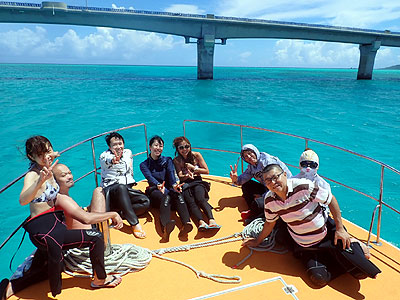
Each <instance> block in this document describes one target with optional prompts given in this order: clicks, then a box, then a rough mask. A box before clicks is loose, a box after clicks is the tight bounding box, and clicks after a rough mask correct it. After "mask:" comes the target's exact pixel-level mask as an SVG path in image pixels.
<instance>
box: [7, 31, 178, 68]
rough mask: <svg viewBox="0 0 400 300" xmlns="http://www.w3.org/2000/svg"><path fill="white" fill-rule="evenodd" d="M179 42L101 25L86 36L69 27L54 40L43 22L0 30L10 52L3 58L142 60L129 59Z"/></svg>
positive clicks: (154, 34) (155, 35) (163, 50)
mask: <svg viewBox="0 0 400 300" xmlns="http://www.w3.org/2000/svg"><path fill="white" fill-rule="evenodd" d="M176 43H178V42H176ZM176 43H175V41H174V38H173V37H172V36H170V35H161V34H157V33H145V32H139V31H134V30H123V29H111V28H101V27H98V28H96V31H95V32H93V33H90V34H88V35H85V36H79V35H78V34H77V32H76V31H75V30H73V29H68V30H67V32H65V33H64V34H63V35H62V36H58V37H56V38H54V39H53V40H50V39H49V38H48V37H47V31H46V30H45V29H44V28H43V27H41V26H36V28H35V30H34V31H33V30H31V29H27V28H23V29H20V30H17V31H8V32H4V33H0V52H1V53H3V54H4V53H6V55H3V59H4V58H5V56H7V57H8V58H12V57H13V58H21V59H22V60H25V59H26V58H36V59H42V61H43V62H46V61H48V60H51V59H62V58H72V59H76V60H80V61H82V59H84V60H85V59H88V60H90V59H101V58H104V59H105V61H107V60H108V59H109V58H112V59H119V60H122V61H121V63H123V62H125V63H140V62H138V61H136V62H132V61H129V60H130V59H133V58H137V57H140V56H141V55H145V54H147V53H149V52H151V53H158V52H165V51H168V50H170V49H172V48H173V47H175V46H176ZM180 44H182V41H180Z"/></svg>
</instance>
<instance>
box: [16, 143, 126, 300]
mask: <svg viewBox="0 0 400 300" xmlns="http://www.w3.org/2000/svg"><path fill="white" fill-rule="evenodd" d="M25 147H26V155H27V157H28V159H29V160H30V162H31V166H30V169H29V171H28V173H27V174H26V175H25V178H24V186H23V188H22V191H21V194H20V199H19V201H20V204H21V205H26V204H29V206H30V218H29V219H28V221H27V222H26V223H25V225H24V228H25V230H26V231H27V232H28V233H29V237H30V239H31V241H32V243H33V244H34V245H35V246H36V247H37V248H38V253H41V254H43V253H45V256H46V254H47V257H46V258H47V265H48V267H47V271H48V278H49V282H50V289H51V292H52V295H53V296H54V297H55V296H56V295H57V294H60V293H61V271H62V270H63V254H62V250H65V249H71V248H77V247H79V248H83V247H89V251H90V259H91V262H92V267H93V274H94V279H93V281H92V283H91V286H92V287H95V288H97V287H115V286H117V285H118V284H119V283H120V282H121V278H120V277H117V276H114V275H113V276H107V274H106V272H105V269H104V242H103V237H102V234H101V233H100V232H99V231H97V230H94V229H90V230H68V229H67V227H66V225H65V223H64V215H63V212H62V211H56V210H55V202H56V199H57V194H58V191H59V186H58V184H57V182H56V181H55V179H54V176H53V173H52V169H53V167H54V166H55V165H56V164H57V163H58V160H57V161H55V162H54V159H55V158H56V157H57V156H58V152H54V151H53V147H52V145H51V143H50V141H49V140H48V139H47V138H45V137H43V136H34V137H31V138H29V139H28V140H27V141H26V143H25ZM34 259H35V258H34Z"/></svg>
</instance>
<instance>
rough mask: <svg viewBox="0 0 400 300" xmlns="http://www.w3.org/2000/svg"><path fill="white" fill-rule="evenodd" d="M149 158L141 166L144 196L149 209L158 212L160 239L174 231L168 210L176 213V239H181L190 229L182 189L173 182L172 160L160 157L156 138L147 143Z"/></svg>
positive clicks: (158, 139) (190, 225)
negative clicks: (178, 226) (177, 231)
mask: <svg viewBox="0 0 400 300" xmlns="http://www.w3.org/2000/svg"><path fill="white" fill-rule="evenodd" d="M149 146H150V155H149V157H148V158H147V159H146V160H145V161H144V162H142V163H141V164H140V170H141V171H142V173H143V175H144V177H146V179H147V181H148V183H149V187H148V188H147V190H146V194H147V195H148V196H149V198H150V202H151V204H152V206H154V207H156V208H159V209H160V221H161V226H162V229H163V239H164V240H165V241H168V240H169V235H170V233H171V232H172V230H173V229H174V227H175V220H171V207H172V208H175V209H176V210H177V211H178V214H179V216H180V218H181V221H182V224H183V227H182V228H181V230H180V232H179V237H181V238H184V237H185V236H186V235H187V234H188V233H189V232H190V231H192V229H193V225H192V224H191V222H190V215H189V212H188V209H187V207H186V204H185V201H184V200H183V197H182V195H181V193H180V192H181V187H180V185H179V184H178V182H177V181H176V178H175V170H174V165H173V163H172V159H171V157H165V156H162V155H161V154H162V152H163V149H164V141H163V139H162V138H161V137H159V136H157V135H156V136H154V137H152V138H151V139H150V143H149Z"/></svg>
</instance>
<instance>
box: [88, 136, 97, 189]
mask: <svg viewBox="0 0 400 300" xmlns="http://www.w3.org/2000/svg"><path fill="white" fill-rule="evenodd" d="M90 144H91V146H92V158H93V166H94V180H95V181H96V187H98V186H99V182H98V180H97V165H96V153H95V151H94V140H91V141H90Z"/></svg>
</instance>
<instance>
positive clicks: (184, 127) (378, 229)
mask: <svg viewBox="0 0 400 300" xmlns="http://www.w3.org/2000/svg"><path fill="white" fill-rule="evenodd" d="M186 123H203V124H216V125H228V126H233V127H239V128H240V146H241V147H242V146H243V129H244V128H248V129H255V130H259V131H265V132H270V133H276V134H279V135H285V136H289V137H293V138H297V139H302V140H304V142H305V148H307V147H308V143H309V142H313V143H317V144H320V145H324V146H327V147H330V148H334V149H337V150H341V151H344V152H347V153H350V154H352V155H355V156H358V157H361V158H363V159H366V160H369V161H371V162H373V163H376V164H378V165H380V166H381V175H380V188H379V198H375V197H373V196H371V195H368V194H366V193H364V192H362V191H359V190H357V189H355V188H353V187H351V186H348V185H346V184H344V183H341V182H339V181H336V180H334V179H331V178H328V177H325V176H321V175H320V176H321V177H323V178H325V179H327V180H329V181H331V182H334V183H336V184H338V185H341V186H343V187H345V188H346V189H349V190H352V191H354V192H357V193H359V194H361V195H363V196H365V197H368V198H370V199H373V200H375V201H377V202H378V203H379V204H378V205H377V206H376V208H375V210H374V213H373V216H372V219H371V226H370V229H369V234H368V242H367V243H368V244H369V240H370V236H371V233H372V227H373V226H372V225H373V222H374V219H375V211H376V210H377V209H378V223H377V234H376V241H375V243H376V244H378V245H379V244H380V242H379V240H380V231H381V218H382V207H383V206H386V207H387V208H389V209H391V210H392V211H394V212H395V213H397V214H399V215H400V211H399V210H397V209H395V208H394V207H392V206H391V205H389V204H388V203H386V202H384V201H383V183H384V171H385V169H388V170H390V171H393V172H395V173H396V174H398V175H400V171H399V170H397V169H395V168H393V167H391V166H389V165H387V164H385V163H383V162H381V161H378V160H376V159H373V158H371V157H368V156H365V155H362V154H359V153H356V152H354V151H352V150H349V149H345V148H342V147H338V146H335V145H332V144H328V143H325V142H321V141H318V140H315V139H311V138H307V137H303V136H299V135H295V134H290V133H286V132H280V131H276V130H272V129H266V128H261V127H254V126H248V125H240V124H234V123H224V122H216V121H202V120H184V121H183V134H184V136H186V131H187V130H186ZM140 126H143V129H144V137H145V145H146V151H142V152H138V153H135V154H133V156H138V155H141V154H144V153H146V154H147V155H148V154H149V149H148V140H147V128H146V125H145V124H144V123H140V124H135V125H131V126H127V127H122V128H119V129H115V130H111V131H107V132H103V133H101V134H98V135H95V136H93V137H91V138H88V139H86V140H83V141H81V142H79V143H76V144H74V145H72V146H70V147H68V148H66V149H64V150H62V151H60V154H62V153H65V152H67V151H69V150H71V149H74V148H76V147H78V146H80V145H82V144H84V143H88V142H90V144H91V150H92V151H91V152H92V153H91V155H92V160H93V169H91V170H89V171H88V172H87V173H85V174H84V175H82V176H81V177H79V178H78V179H77V180H75V182H78V181H79V180H81V179H83V178H85V177H87V176H89V175H90V174H92V173H93V174H94V176H95V182H96V186H98V179H97V175H98V173H97V171H98V170H99V168H98V167H97V164H96V153H95V147H94V140H96V139H97V138H99V137H102V136H105V135H107V134H109V133H111V132H115V131H122V130H127V129H131V128H134V127H140ZM193 149H198V150H206V151H217V152H224V153H233V154H240V152H236V151H230V150H224V149H213V148H204V147H193ZM241 165H242V172H243V160H241ZM288 165H289V166H292V167H296V168H298V167H297V166H293V165H290V164H288ZM27 172H28V171H26V172H24V173H23V174H21V175H20V176H18V177H17V178H16V179H14V180H12V181H11V182H10V183H8V184H7V185H5V186H4V187H3V188H1V189H0V194H2V193H3V192H4V191H5V190H7V189H8V188H9V187H11V186H12V185H13V184H15V183H16V182H18V181H19V180H20V179H21V178H23V177H24V176H25V174H26V173H27Z"/></svg>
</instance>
